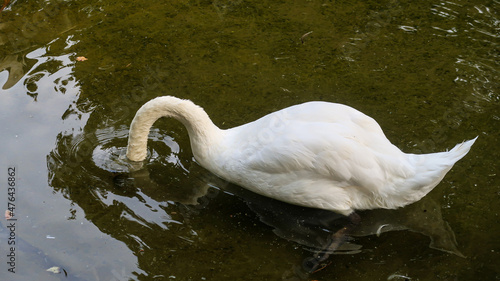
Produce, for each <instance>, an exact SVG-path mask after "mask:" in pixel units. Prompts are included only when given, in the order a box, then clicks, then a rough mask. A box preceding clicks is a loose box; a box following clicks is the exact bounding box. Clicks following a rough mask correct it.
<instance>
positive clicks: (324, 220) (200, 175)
mask: <svg viewBox="0 0 500 281" xmlns="http://www.w3.org/2000/svg"><path fill="white" fill-rule="evenodd" d="M128 176H129V178H128V179H129V180H131V181H133V182H131V184H132V185H133V186H140V187H141V190H143V191H144V193H145V194H146V195H147V196H151V198H152V199H153V200H156V201H160V202H161V201H175V202H179V203H181V204H187V205H194V206H193V207H189V206H187V207H186V209H187V210H190V209H191V208H194V209H195V210H198V209H199V208H203V206H201V205H199V206H196V205H197V204H199V202H203V203H205V204H206V203H207V200H210V198H214V197H215V196H214V194H217V192H218V191H217V190H219V189H220V190H222V191H224V192H226V193H230V194H233V195H235V196H237V197H238V198H240V199H241V200H242V201H243V202H245V204H246V205H247V206H248V207H249V208H250V209H251V210H252V211H253V212H255V214H257V216H258V217H259V219H260V221H262V222H263V223H265V224H266V225H268V226H270V227H272V229H273V232H274V233H275V234H276V235H277V236H279V237H281V238H284V239H286V240H289V241H293V242H296V243H298V244H300V245H303V246H305V247H307V248H309V249H311V250H320V249H322V248H324V247H325V244H326V243H327V241H328V239H329V236H330V235H331V233H333V232H335V231H337V230H338V229H341V228H342V227H344V226H346V225H348V224H349V221H348V219H346V218H345V217H344V216H342V215H339V214H336V213H334V212H331V211H326V210H318V209H313V208H304V207H300V206H295V205H291V204H287V203H283V202H281V201H277V200H274V199H271V198H268V197H265V196H261V195H258V194H256V193H253V192H249V191H247V190H245V189H243V188H241V187H239V186H236V185H232V184H228V183H227V182H226V181H224V180H222V179H220V178H218V177H216V176H214V175H213V174H211V173H210V172H208V171H206V170H204V169H203V168H201V167H200V166H198V165H196V164H195V163H193V164H192V165H191V167H190V168H189V174H188V175H187V177H186V178H185V179H183V180H184V181H185V182H184V183H183V184H182V186H189V187H190V188H187V190H184V191H183V190H179V189H177V188H172V190H171V191H170V192H168V193H166V192H167V190H165V189H169V188H171V187H172V186H175V185H177V184H168V186H169V187H168V188H166V187H165V186H164V185H161V184H158V183H157V182H156V181H155V180H153V179H151V178H150V175H149V174H148V170H147V169H143V170H140V171H137V172H132V173H130V174H128ZM210 188H216V190H212V191H210ZM159 190H161V192H158V191H159ZM204 196H205V197H204ZM203 203H201V204H203ZM143 215H144V218H143V219H148V218H149V219H150V220H156V217H157V216H158V214H157V213H151V214H143ZM360 216H361V217H362V218H363V220H362V221H361V222H360V223H359V224H358V225H357V226H356V228H354V229H353V230H352V232H351V235H352V236H355V237H364V236H370V235H380V234H381V233H385V232H389V231H402V230H410V231H413V232H417V233H421V234H423V235H425V236H427V237H429V238H430V239H431V243H430V245H429V247H430V248H433V249H437V250H440V251H443V252H447V253H451V254H455V255H457V256H463V255H462V254H461V253H460V251H459V250H458V249H457V244H456V240H455V235H454V233H453V230H452V229H451V228H450V226H449V225H448V223H447V222H446V221H444V220H443V217H442V214H441V208H440V206H439V205H438V204H437V202H435V201H433V200H432V199H431V198H428V197H425V198H423V199H422V200H420V201H419V202H417V203H415V204H412V205H409V206H406V207H404V208H400V209H397V210H370V211H364V212H361V213H360ZM339 250H340V253H346V252H347V253H357V252H360V251H361V246H359V245H355V244H349V245H346V246H342V247H341V249H339Z"/></svg>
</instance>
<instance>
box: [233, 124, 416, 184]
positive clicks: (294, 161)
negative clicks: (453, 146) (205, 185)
mask: <svg viewBox="0 0 500 281" xmlns="http://www.w3.org/2000/svg"><path fill="white" fill-rule="evenodd" d="M363 132H364V131H363V130H360V128H359V126H357V125H356V124H354V123H345V124H335V123H321V122H316V123H311V122H307V123H305V122H304V123H302V122H294V124H293V126H289V127H287V130H286V131H283V132H280V133H279V134H278V133H277V134H275V135H271V134H269V135H268V136H267V138H266V139H264V138H260V139H259V137H258V134H257V135H256V137H253V138H251V139H249V141H248V142H246V146H247V147H246V148H244V150H243V151H245V153H246V156H245V157H243V158H242V159H244V160H243V163H244V166H245V167H246V168H247V169H250V170H258V171H262V172H265V173H270V174H287V173H294V172H299V171H300V173H301V175H303V176H304V177H307V178H310V179H327V180H329V181H331V183H332V184H333V185H335V186H338V187H347V186H356V187H359V188H363V189H366V191H368V192H373V191H374V188H375V189H380V188H382V187H383V186H384V185H385V184H386V183H387V181H388V180H390V179H391V178H401V177H404V176H405V174H408V173H410V172H411V171H410V170H411V169H410V168H409V167H407V166H406V165H404V161H403V160H404V159H405V158H404V154H403V153H402V152H401V151H400V150H399V149H398V148H396V147H395V146H393V145H392V144H391V143H390V142H389V141H388V140H387V139H386V138H385V136H384V135H383V134H380V135H376V134H370V135H363Z"/></svg>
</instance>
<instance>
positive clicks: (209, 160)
mask: <svg viewBox="0 0 500 281" xmlns="http://www.w3.org/2000/svg"><path fill="white" fill-rule="evenodd" d="M164 116H165V117H173V118H175V119H177V120H179V121H180V122H181V123H183V125H184V126H186V128H187V130H188V133H189V137H190V141H191V148H192V151H193V154H194V157H195V158H196V160H197V161H198V162H199V163H200V165H201V166H203V167H204V168H206V169H208V170H209V171H211V172H212V173H214V174H216V175H218V176H220V177H221V178H223V179H225V180H227V181H229V182H232V183H236V184H238V185H240V186H242V187H245V188H247V189H249V190H251V191H253V192H256V193H258V194H261V195H264V196H267V197H270V198H274V199H277V200H280V201H284V202H287V203H291V204H295V205H299V206H303V207H311V208H318V209H323V210H328V211H334V212H336V213H339V214H342V215H345V216H349V218H350V219H351V221H352V222H353V224H356V223H358V222H359V216H358V215H357V214H356V213H354V211H355V210H367V209H377V208H384V209H394V208H398V207H403V206H406V205H408V204H411V203H414V202H416V201H418V200H420V199H421V198H422V197H423V196H425V195H426V194H427V193H428V192H430V191H431V190H432V189H433V188H434V187H435V186H436V185H437V184H438V183H439V182H440V181H441V179H442V178H443V177H444V175H445V174H446V173H447V172H448V171H449V170H450V169H451V167H452V166H453V165H454V164H455V162H456V161H458V160H459V159H461V158H462V157H463V156H465V155H466V154H467V152H468V151H469V149H470V147H471V146H472V144H473V143H474V141H475V139H473V140H470V141H467V142H464V143H462V144H458V145H457V146H455V147H454V148H453V149H452V150H450V151H448V152H441V153H433V154H422V155H415V154H405V153H403V152H402V151H401V150H399V149H398V148H397V147H396V146H394V145H393V144H391V143H390V141H389V140H388V139H387V138H386V137H385V135H384V133H383V132H382V129H381V128H380V126H379V125H378V124H377V122H376V121H375V120H373V119H372V118H370V117H368V116H366V115H364V114H363V113H361V112H359V111H357V110H355V109H353V108H351V107H348V106H345V105H340V104H334V103H327V102H309V103H304V104H300V105H296V106H292V107H289V108H285V109H283V110H280V111H277V112H274V113H271V114H269V115H267V116H264V117H262V118H260V119H258V120H256V121H254V122H251V123H247V124H245V125H242V126H239V127H235V128H231V129H227V130H221V129H219V128H218V127H217V126H215V125H214V124H213V123H212V121H211V120H210V118H209V117H208V115H207V114H206V112H205V111H204V110H203V109H202V108H201V107H198V106H196V105H195V104H194V103H192V102H191V101H189V100H182V99H178V98H175V97H170V96H165V97H158V98H156V99H153V100H151V101H149V102H148V103H146V104H145V105H143V106H142V107H141V108H140V109H139V110H138V111H137V113H136V115H135V117H134V120H133V121H132V124H131V128H130V134H129V142H128V147H127V157H128V158H129V159H130V160H132V161H142V160H144V159H145V158H146V156H147V140H148V134H149V131H150V129H151V127H152V125H153V123H154V122H155V121H156V120H157V119H159V118H161V117H164ZM349 231H350V227H344V228H343V229H341V230H339V231H338V232H337V233H336V234H335V235H334V239H333V242H332V244H331V245H330V246H329V248H330V249H336V248H337V247H338V246H339V245H340V244H341V243H342V241H341V240H342V239H341V238H342V237H343V235H344V234H346V233H347V232H349ZM325 258H326V257H323V256H322V255H321V256H318V261H322V260H324V259H325Z"/></svg>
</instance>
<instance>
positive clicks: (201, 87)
mask: <svg viewBox="0 0 500 281" xmlns="http://www.w3.org/2000/svg"><path fill="white" fill-rule="evenodd" d="M499 5H500V4H499V3H498V1H443V2H435V1H419V2H418V3H416V2H414V1H399V0H388V1H306V2H304V1H264V2H262V1H241V0H237V1H223V0H216V1H119V2H116V1H78V2H75V1H56V0H54V1H12V2H11V3H10V4H9V5H8V6H7V8H6V9H5V10H4V11H2V12H0V129H1V134H0V143H1V144H2V146H1V148H0V155H1V156H2V157H1V158H0V167H1V172H0V174H1V177H0V181H1V183H2V184H1V186H3V187H2V190H1V191H0V192H2V193H3V194H2V195H0V198H3V199H1V200H0V208H1V209H2V210H3V209H7V199H6V198H7V190H6V187H5V186H6V183H7V181H8V177H7V175H6V173H7V170H8V168H9V167H15V168H16V171H17V189H16V213H15V216H16V217H17V219H18V221H17V222H16V223H17V229H16V239H17V241H18V244H19V247H18V248H16V254H17V260H16V273H15V274H12V273H10V272H8V271H7V269H8V268H9V266H8V265H7V263H6V262H7V260H6V258H7V257H6V254H4V253H8V245H7V237H8V235H9V232H7V230H6V226H7V225H8V224H7V221H5V220H2V223H1V224H2V228H1V229H0V238H1V240H0V243H1V245H0V249H1V256H0V261H1V265H0V279H2V280H54V279H55V280H57V279H58V278H60V279H67V280H477V279H478V278H481V279H483V280H494V279H499V278H500V273H499V271H498V268H499V266H500V263H499V262H498V261H499V260H500V256H499V252H500V243H499V242H498V237H497V235H498V234H499V233H500V228H499V225H500V224H499V212H500V209H499V206H500V205H499V204H498V202H499V199H500V189H499V186H500V182H499V180H498V175H497V173H498V172H497V171H498V169H499V167H498V164H497V162H498V161H497V159H498V155H497V154H498V153H497V145H498V131H499V127H500V126H499V123H498V122H499V120H500V115H499V112H498V108H499V107H498V106H499V102H500V93H499V91H498V89H499V88H500V87H499V83H498V81H499V65H498V62H499V53H500V52H499V51H500V50H499V46H498V39H499V34H500V33H499V22H500V20H499V15H498V11H499ZM311 31H312V33H310V32H311ZM305 34H308V35H306V36H304V35H305ZM79 57H84V58H85V59H86V60H85V59H83V60H82V59H78V58H79ZM167 94H168V95H175V96H178V97H181V98H188V99H191V100H193V101H194V102H195V103H197V104H199V105H200V106H202V107H204V108H205V110H206V111H207V112H208V114H209V115H210V116H211V117H212V119H213V121H214V123H216V124H217V125H219V126H220V127H221V128H229V127H232V126H237V125H240V124H244V123H246V122H250V121H252V120H255V119H256V118H259V117H261V116H263V115H265V114H267V113H270V112H272V111H275V110H278V109H281V108H283V107H286V106H289V105H293V104H297V103H301V102H304V101H310V100H324V101H331V102H340V103H344V104H347V105H350V106H353V107H355V108H357V109H359V110H361V111H363V112H365V113H366V114H368V115H370V116H372V117H374V118H375V119H376V120H377V121H378V122H379V123H380V124H381V126H382V128H383V129H384V131H385V133H386V135H387V136H388V138H389V139H390V140H391V141H392V142H393V143H394V144H395V145H397V146H398V147H400V148H401V149H402V150H403V151H405V152H412V153H429V152H437V151H443V150H446V149H450V148H451V147H453V146H454V145H455V144H456V143H459V142H461V141H463V140H465V139H471V138H473V137H475V136H479V139H478V141H477V142H476V144H475V145H474V147H473V148H472V150H471V152H470V153H469V154H468V155H467V156H466V157H465V158H464V159H463V160H461V161H460V162H458V163H457V165H456V166H455V167H454V168H453V169H452V170H451V171H450V172H449V174H448V175H447V176H446V177H445V178H444V180H443V182H442V183H441V184H440V185H439V186H438V187H437V188H436V189H435V190H434V191H433V192H431V193H430V194H429V195H428V196H427V197H426V198H425V200H424V201H423V202H421V203H419V204H420V205H415V206H412V207H410V208H408V209H404V210H402V211H401V210H400V211H397V212H389V213H384V212H382V213H378V212H368V213H363V214H362V216H363V217H364V218H365V219H366V220H367V222H366V225H367V226H368V225H369V224H370V223H373V224H375V223H382V224H384V223H391V224H392V225H393V226H394V228H393V229H385V230H392V231H388V232H383V233H381V234H380V235H379V236H377V235H374V234H373V231H372V232H370V231H369V230H366V232H363V233H360V235H361V236H357V237H356V238H355V239H354V240H353V241H350V242H351V244H353V245H357V246H355V247H354V248H355V249H357V250H352V249H351V251H349V250H348V251H347V252H348V254H345V255H334V256H332V257H331V258H330V261H331V264H330V265H329V266H327V267H326V268H325V269H323V270H321V271H319V272H317V273H314V274H312V275H308V274H305V273H304V272H303V271H302V269H301V266H302V264H303V262H304V260H305V259H306V258H308V257H310V256H311V249H313V247H314V246H315V244H317V243H319V242H320V241H322V240H321V239H324V237H325V235H326V234H327V230H324V229H322V228H321V227H316V228H311V229H307V227H306V228H301V227H302V226H304V225H306V226H307V225H308V223H307V222H309V220H311V221H314V220H316V219H318V218H322V216H323V215H324V214H323V213H321V212H319V213H313V214H312V215H311V216H306V213H307V212H306V211H305V210H302V209H297V208H294V207H292V206H287V205H282V204H280V203H279V202H273V201H266V199H264V198H259V197H258V196H255V195H253V194H251V193H247V192H244V191H242V190H240V189H238V187H235V186H232V185H230V184H228V183H226V182H224V181H221V180H220V179H217V178H216V177H215V176H213V175H211V174H210V173H208V172H207V171H205V170H204V169H203V168H201V167H199V166H198V165H197V164H196V163H195V161H194V159H193V157H192V154H191V149H190V146H189V139H188V136H187V132H186V130H185V129H184V128H183V127H182V125H181V124H180V123H178V122H176V121H173V120H160V121H158V122H157V123H155V126H154V128H153V130H152V132H151V134H150V141H149V143H150V148H149V152H150V157H149V158H148V161H147V163H146V164H145V168H144V169H143V170H141V171H140V172H138V173H133V174H119V173H118V172H117V170H116V169H115V168H113V166H112V165H111V164H110V162H109V161H108V159H114V158H113V157H117V155H119V154H120V153H123V148H124V147H125V145H126V137H127V133H128V128H129V124H130V122H131V120H132V118H133V116H134V114H135V111H136V110H137V109H138V108H139V107H140V105H141V104H143V103H145V102H146V101H148V100H150V99H152V98H154V97H157V96H161V95H167ZM195 203H196V204H195ZM269 206H272V207H269ZM307 214H309V213H307ZM294 216H295V217H294ZM282 219H284V220H282ZM294 220H295V221H296V222H297V223H295V221H294ZM389 220H390V221H389ZM304 221H305V222H306V223H302V222H304ZM385 230H384V231H385ZM360 232H361V231H360ZM300 234H305V235H304V236H300ZM356 247H357V248H356ZM354 248H353V249H354ZM354 252H356V253H354ZM52 266H58V267H60V268H61V269H64V271H66V273H67V276H65V273H64V271H63V272H62V273H61V274H59V275H54V274H53V273H49V272H46V271H45V270H46V269H48V268H50V267H52Z"/></svg>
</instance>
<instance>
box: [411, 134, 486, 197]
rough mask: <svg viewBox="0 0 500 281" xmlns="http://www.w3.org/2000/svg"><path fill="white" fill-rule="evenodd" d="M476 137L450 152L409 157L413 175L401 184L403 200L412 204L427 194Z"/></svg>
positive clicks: (466, 150)
mask: <svg viewBox="0 0 500 281" xmlns="http://www.w3.org/2000/svg"><path fill="white" fill-rule="evenodd" d="M476 139H477V137H476V138H474V139H471V140H468V141H465V142H463V143H460V144H457V145H456V146H455V147H454V148H452V149H451V150H450V151H446V152H438V153H429V154H420V155H415V154H412V155H410V162H411V164H412V165H413V166H414V169H415V170H414V171H415V173H414V175H413V176H412V177H410V178H407V179H406V181H405V183H404V184H403V185H404V187H403V190H405V191H406V192H405V193H406V196H405V200H406V201H407V202H408V203H412V202H415V201H418V200H420V199H421V198H422V197H424V196H425V195H426V194H427V193H429V192H430V191H431V190H432V189H433V188H434V187H435V186H436V185H438V184H439V182H440V181H441V180H442V179H443V178H444V176H445V175H446V173H448V171H449V170H450V169H451V168H452V167H453V165H454V164H455V163H456V162H457V161H458V160H460V159H462V158H463V157H464V156H465V155H466V154H467V153H468V152H469V150H470V148H471V146H472V145H473V144H474V142H475V141H476Z"/></svg>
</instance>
